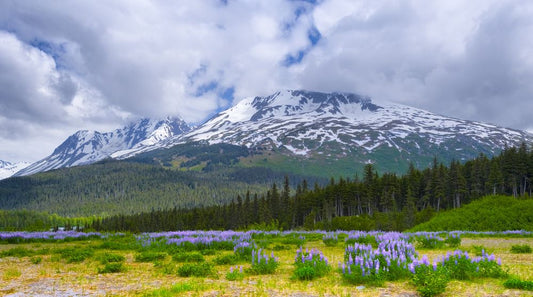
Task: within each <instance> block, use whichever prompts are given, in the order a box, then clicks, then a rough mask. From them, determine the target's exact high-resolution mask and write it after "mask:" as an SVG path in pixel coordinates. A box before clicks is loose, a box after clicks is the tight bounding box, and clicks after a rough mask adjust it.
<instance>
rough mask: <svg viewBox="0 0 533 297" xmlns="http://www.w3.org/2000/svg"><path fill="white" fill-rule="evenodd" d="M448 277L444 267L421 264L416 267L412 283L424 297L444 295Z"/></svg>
mask: <svg viewBox="0 0 533 297" xmlns="http://www.w3.org/2000/svg"><path fill="white" fill-rule="evenodd" d="M448 281H449V278H448V275H447V273H446V269H445V268H444V267H443V266H442V265H427V264H421V265H416V266H414V273H413V276H412V282H413V284H414V285H415V287H416V290H417V291H418V292H419V293H420V295H421V296H423V297H431V296H435V295H438V294H441V293H443V292H444V291H445V290H446V287H447V286H448Z"/></svg>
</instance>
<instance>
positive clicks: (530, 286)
mask: <svg viewBox="0 0 533 297" xmlns="http://www.w3.org/2000/svg"><path fill="white" fill-rule="evenodd" d="M503 286H504V287H506V288H507V289H519V290H526V291H533V281H525V280H521V279H519V278H517V277H511V278H509V279H508V280H506V281H505V282H504V283H503Z"/></svg>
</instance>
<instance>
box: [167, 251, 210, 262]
mask: <svg viewBox="0 0 533 297" xmlns="http://www.w3.org/2000/svg"><path fill="white" fill-rule="evenodd" d="M172 260H173V261H175V262H186V263H188V262H204V261H205V259H204V256H202V254H201V253H199V252H190V253H181V254H175V255H173V256H172Z"/></svg>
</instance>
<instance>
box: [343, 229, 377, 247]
mask: <svg viewBox="0 0 533 297" xmlns="http://www.w3.org/2000/svg"><path fill="white" fill-rule="evenodd" d="M355 243H358V244H369V245H371V246H372V247H377V246H378V242H377V240H376V237H375V236H372V235H370V234H367V233H363V232H357V233H355V234H348V238H346V240H345V241H344V244H345V245H350V244H355Z"/></svg>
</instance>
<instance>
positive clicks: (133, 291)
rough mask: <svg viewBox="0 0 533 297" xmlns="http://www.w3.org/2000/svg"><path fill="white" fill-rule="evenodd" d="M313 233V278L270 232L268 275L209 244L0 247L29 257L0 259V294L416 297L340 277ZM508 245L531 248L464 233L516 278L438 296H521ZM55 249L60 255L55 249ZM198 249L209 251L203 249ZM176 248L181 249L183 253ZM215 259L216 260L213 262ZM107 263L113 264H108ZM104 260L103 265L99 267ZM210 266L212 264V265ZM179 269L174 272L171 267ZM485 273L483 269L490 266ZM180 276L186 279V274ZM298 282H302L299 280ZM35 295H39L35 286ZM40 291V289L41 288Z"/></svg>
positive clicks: (522, 263) (524, 257)
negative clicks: (172, 252)
mask: <svg viewBox="0 0 533 297" xmlns="http://www.w3.org/2000/svg"><path fill="white" fill-rule="evenodd" d="M319 235H320V236H318V237H317V236H315V234H305V237H306V242H305V244H304V247H303V248H304V250H305V249H306V248H309V249H313V248H316V249H319V250H320V251H322V252H323V254H324V255H325V256H326V257H327V258H328V260H329V262H330V263H331V264H330V265H331V267H332V269H331V271H329V272H327V273H325V274H324V275H323V276H322V277H320V278H315V277H314V276H313V272H311V270H310V269H302V270H301V271H299V272H296V269H297V267H295V265H294V262H295V255H296V247H295V246H294V245H293V244H289V245H280V243H281V241H283V240H284V239H285V238H282V237H280V236H271V235H261V236H257V238H256V239H257V240H266V241H268V242H269V245H268V246H269V248H267V249H266V252H267V254H270V253H271V251H272V249H273V247H275V246H277V245H279V246H283V247H288V249H285V248H284V249H279V250H276V251H275V252H274V253H275V256H276V257H278V258H279V264H278V265H277V267H276V269H275V270H274V272H273V273H272V274H255V273H252V272H251V271H249V269H250V268H251V261H242V260H241V262H240V263H238V264H230V263H229V262H226V260H220V259H225V258H226V257H228V259H229V258H230V256H231V255H232V252H230V251H225V250H213V249H210V250H203V251H201V252H193V253H195V254H200V255H202V256H203V258H204V260H205V261H204V262H200V263H196V262H192V263H185V264H181V263H176V262H175V261H172V259H171V257H169V256H166V257H165V258H164V259H162V260H155V261H153V263H154V264H153V265H152V264H151V263H148V264H147V263H144V262H135V256H136V255H138V254H141V253H140V252H139V251H137V250H116V249H111V248H98V249H95V250H94V255H92V256H90V257H87V258H85V260H84V261H83V262H72V263H67V260H66V258H63V257H62V255H63V254H64V255H71V254H72V251H73V250H75V249H78V250H84V249H87V250H92V249H93V247H95V246H97V247H101V244H102V242H103V240H97V241H94V240H93V241H91V240H86V241H79V242H72V243H66V242H61V243H43V244H39V245H38V246H37V245H32V244H9V245H7V244H6V245H0V253H1V252H5V251H9V250H11V249H13V248H18V249H17V250H19V251H25V252H23V253H28V254H33V255H32V256H24V257H20V258H19V257H4V258H2V260H1V261H0V271H1V273H0V278H1V279H0V281H5V282H10V281H16V282H17V286H16V287H13V289H12V291H10V292H9V293H6V292H5V291H0V295H1V294H16V293H22V292H25V291H27V290H29V289H30V286H31V284H32V283H34V282H35V281H37V280H38V281H45V280H46V281H50V282H53V283H54V284H55V286H56V287H55V288H56V290H57V291H60V290H61V291H68V290H71V291H76V292H77V291H83V292H86V293H87V294H88V295H98V294H100V295H112V296H132V297H133V296H205V295H212V296H214V295H217V296H239V295H240V296H272V295H277V296H291V295H303V296H307V295H309V296H354V295H356V296H364V297H369V296H380V295H382V294H383V292H384V291H385V290H386V291H387V292H388V294H390V295H392V296H399V295H414V294H416V287H415V286H414V285H413V283H412V281H411V280H410V279H409V278H408V277H405V278H402V279H399V280H394V281H391V280H388V279H385V280H381V282H380V280H376V282H375V283H367V282H363V283H360V284H355V283H350V282H348V281H345V280H344V279H343V277H342V276H341V274H340V273H339V271H338V269H337V264H338V263H339V262H342V261H343V259H344V245H343V244H342V243H339V244H337V245H335V246H327V245H325V244H324V243H323V241H322V240H321V236H322V235H321V234H319ZM291 236H292V235H291ZM289 237H290V236H289ZM315 237H316V238H315ZM317 238H318V239H317ZM343 238H344V237H343V236H339V239H341V240H342V239H343ZM106 241H108V239H106ZM117 241H120V239H117ZM513 245H530V246H531V245H533V237H526V238H501V237H500V238H498V237H494V236H493V237H489V236H486V237H483V238H469V237H464V238H463V242H462V244H461V249H463V250H468V251H469V253H470V254H471V255H472V256H474V254H475V253H474V251H475V250H479V252H481V249H484V250H485V251H486V252H488V253H494V254H495V255H496V257H501V259H502V264H503V267H504V269H505V270H509V274H511V275H515V276H516V277H513V278H511V279H518V281H517V280H512V281H509V284H505V283H504V280H505V279H501V278H493V277H485V276H484V277H483V278H481V276H477V275H474V276H473V277H471V278H468V279H467V280H451V281H450V282H449V283H448V285H447V286H446V288H445V293H444V296H472V295H474V296H483V295H509V291H508V290H509V289H512V290H523V292H521V294H527V293H529V292H528V291H526V290H527V288H528V284H530V283H531V281H532V279H531V275H533V263H531V260H530V257H531V254H513V253H511V246H513ZM112 246H114V245H113V244H111V245H109V247H112ZM17 250H15V251H17ZM42 250H48V251H50V253H51V254H50V253H48V254H45V255H39V256H36V255H37V253H38V252H39V251H42ZM453 250H454V248H451V247H448V246H445V247H442V248H440V249H424V250H420V251H419V253H420V254H421V255H422V254H427V255H428V257H429V259H430V260H433V259H439V258H440V257H442V256H443V255H445V254H446V253H447V252H451V251H453ZM59 251H62V252H63V253H59ZM204 251H209V252H206V254H203V252H204ZM150 252H152V251H150ZM13 253H17V252H13ZM155 253H158V252H155ZM182 253H183V254H186V253H185V252H182ZM189 254H192V253H189ZM37 257H40V258H41V259H42V260H41V262H40V263H39V264H38V265H33V264H32V259H34V258H37ZM52 257H57V258H58V260H59V261H57V262H54V261H52V260H51V258H52ZM104 259H106V260H104ZM122 259H124V260H122ZM217 259H219V260H218V261H222V262H224V263H220V264H218V263H217ZM115 260H116V261H118V262H112V261H115ZM121 260H122V261H121ZM104 262H108V263H106V264H103V263H104ZM150 262H152V261H150ZM214 264H218V265H216V266H215V265H214ZM235 265H237V266H235ZM241 266H242V267H243V269H242V271H243V272H242V273H241V272H240V267H241ZM183 267H185V268H183ZM231 267H233V273H232V274H230V269H231ZM125 268H127V269H125ZM123 269H125V270H123ZM180 269H181V274H180V273H179V272H178V271H179V270H180ZM485 270H486V271H488V272H489V273H490V269H488V270H487V269H485ZM428 273H429V272H428ZM98 274H100V275H98ZM296 274H297V275H296ZM295 275H296V276H295ZM457 275H458V274H457ZM94 277H96V278H97V279H98V286H95V285H94V281H92V280H91V279H92V278H94ZM184 277H187V279H185V278H184ZM299 279H302V280H303V281H299ZM434 280H435V279H434V278H426V279H425V280H423V281H422V283H424V284H425V285H424V286H419V287H426V289H427V290H429V292H425V293H424V294H425V295H427V296H429V295H431V294H432V292H437V291H438V290H439V284H438V283H435V284H432V283H431V282H432V281H434ZM513 282H514V284H513ZM372 284H375V285H378V287H373V286H372ZM379 285H383V286H384V287H379ZM358 286H364V288H363V289H357V287H358ZM431 286H435V288H433V289H432V288H431ZM511 286H515V287H511ZM507 287H508V288H509V289H507ZM33 289H35V288H33ZM0 290H1V289H0ZM36 290H38V288H37V289H36ZM506 292H507V293H506ZM37 293H39V292H37V291H36V294H37ZM41 293H42V294H44V292H41ZM418 294H421V293H418ZM512 294H515V293H512Z"/></svg>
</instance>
